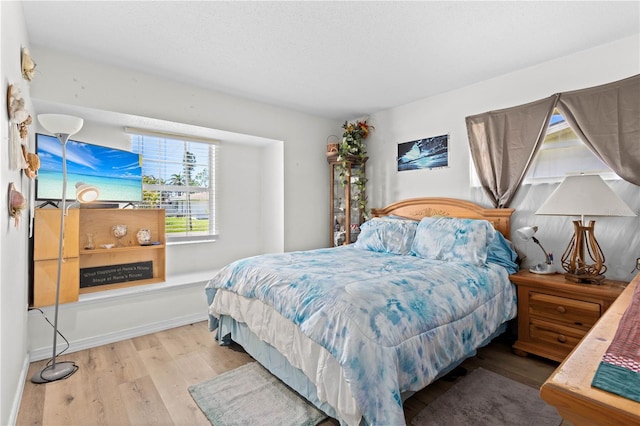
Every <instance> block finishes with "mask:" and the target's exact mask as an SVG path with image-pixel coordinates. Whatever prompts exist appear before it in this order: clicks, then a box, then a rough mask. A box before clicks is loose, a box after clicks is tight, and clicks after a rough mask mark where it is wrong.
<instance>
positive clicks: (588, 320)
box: [509, 270, 628, 362]
mask: <svg viewBox="0 0 640 426" xmlns="http://www.w3.org/2000/svg"><path fill="white" fill-rule="evenodd" d="M509 279H510V280H511V282H513V283H514V284H515V285H516V286H517V287H518V340H517V341H516V342H515V344H514V345H513V351H514V353H515V354H517V355H520V356H526V355H527V354H535V355H539V356H542V357H545V358H549V359H552V360H554V361H558V362H562V360H564V358H565V357H566V356H567V355H569V352H571V350H572V349H573V348H574V347H575V346H576V345H577V344H578V342H580V340H581V339H582V337H584V335H585V334H587V332H588V331H589V329H590V328H591V327H592V326H593V325H594V324H595V323H596V321H598V319H599V318H600V317H601V316H602V314H604V312H605V311H606V310H607V309H608V308H609V306H610V305H611V303H613V301H614V300H616V298H617V297H618V296H619V295H620V293H622V291H623V290H624V288H625V286H626V285H627V284H628V283H626V282H624V281H614V280H608V279H605V280H604V281H603V282H602V283H601V284H599V285H595V284H579V283H574V282H571V281H567V280H565V278H564V275H563V274H550V275H543V274H534V273H532V272H529V271H526V270H524V271H520V272H518V273H516V274H513V275H511V276H510V277H509Z"/></svg>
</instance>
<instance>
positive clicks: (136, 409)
mask: <svg viewBox="0 0 640 426" xmlns="http://www.w3.org/2000/svg"><path fill="white" fill-rule="evenodd" d="M118 389H119V390H120V394H121V396H122V400H123V401H124V406H125V408H126V410H127V414H128V417H129V424H132V425H173V424H174V423H173V421H172V420H171V415H170V413H169V411H168V410H167V407H166V406H165V405H164V401H163V400H162V397H161V396H160V394H159V393H158V390H157V389H156V387H155V385H154V383H153V380H152V379H151V377H149V376H145V377H141V378H139V379H136V380H134V381H132V382H128V383H123V384H121V385H119V386H118ZM88 420H89V419H87V421H88ZM86 424H90V423H86Z"/></svg>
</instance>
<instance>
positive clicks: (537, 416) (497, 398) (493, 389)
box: [411, 368, 562, 426]
mask: <svg viewBox="0 0 640 426" xmlns="http://www.w3.org/2000/svg"><path fill="white" fill-rule="evenodd" d="M538 392H539V391H538V389H534V388H532V387H529V386H527V385H524V384H522V383H518V382H515V381H513V380H511V379H508V378H506V377H504V376H501V375H499V374H496V373H493V372H491V371H488V370H484V369H482V368H477V369H475V370H473V371H472V372H471V373H469V375H468V376H465V377H463V378H461V379H459V381H458V382H457V383H456V384H455V385H453V386H452V387H451V388H450V389H449V390H447V391H446V392H445V393H444V394H442V395H441V396H440V397H438V398H437V399H436V400H435V401H433V402H432V403H431V404H429V405H427V406H426V407H425V408H423V409H422V411H420V413H418V415H417V416H416V417H414V418H413V420H412V421H411V424H412V425H413V426H440V425H442V426H445V425H446V426H466V425H473V426H498V425H509V426H529V425H530V426H558V425H559V424H560V423H562V418H561V417H560V416H559V415H558V413H557V412H556V410H555V409H554V408H553V407H551V406H550V405H547V404H546V403H545V402H544V401H543V400H542V399H540V396H539V394H538Z"/></svg>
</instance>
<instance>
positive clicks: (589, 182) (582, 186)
mask: <svg viewBox="0 0 640 426" xmlns="http://www.w3.org/2000/svg"><path fill="white" fill-rule="evenodd" d="M536 214H540V215H555V216H635V215H636V214H635V213H634V212H633V210H631V208H630V207H629V206H628V205H627V204H626V203H625V202H624V201H622V199H621V198H620V197H618V195H616V193H615V192H613V190H612V189H611V188H610V187H609V185H607V184H606V183H605V181H604V180H602V178H601V177H600V176H599V175H579V176H569V177H567V178H565V180H564V181H562V183H561V184H560V185H559V186H558V187H557V188H556V190H555V191H553V193H552V194H551V195H550V196H549V198H548V199H547V201H545V202H544V204H543V205H542V206H541V207H540V208H539V209H538V211H537V212H536Z"/></svg>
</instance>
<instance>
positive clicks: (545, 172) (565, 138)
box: [523, 110, 619, 184]
mask: <svg viewBox="0 0 640 426" xmlns="http://www.w3.org/2000/svg"><path fill="white" fill-rule="evenodd" d="M578 173H586V174H599V175H601V176H602V177H603V178H605V179H611V178H618V176H617V175H616V174H615V173H614V172H613V171H612V170H611V169H610V168H609V167H608V166H607V165H606V164H604V162H602V160H600V159H599V158H598V157H597V156H596V155H595V154H594V153H593V152H591V150H590V149H589V148H588V147H587V146H586V145H585V144H584V142H582V141H581V140H580V138H579V137H578V135H576V133H575V132H574V131H573V130H572V129H571V127H569V124H568V123H567V122H566V121H565V119H564V117H563V116H562V114H560V112H559V111H558V110H555V111H554V113H553V116H552V117H551V121H550V122H549V129H548V130H547V135H546V137H545V138H544V141H543V142H542V146H541V147H540V150H539V151H538V154H537V155H536V158H534V160H533V163H532V164H531V167H529V170H528V171H527V175H526V176H525V178H524V180H523V183H524V184H527V183H535V182H541V181H542V182H544V181H559V180H562V179H563V178H564V177H566V176H569V175H575V174H578ZM618 179H619V178H618Z"/></svg>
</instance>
